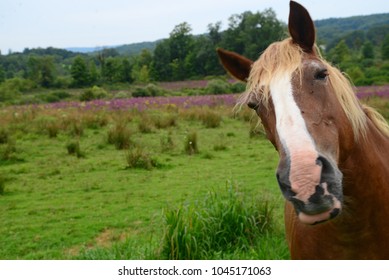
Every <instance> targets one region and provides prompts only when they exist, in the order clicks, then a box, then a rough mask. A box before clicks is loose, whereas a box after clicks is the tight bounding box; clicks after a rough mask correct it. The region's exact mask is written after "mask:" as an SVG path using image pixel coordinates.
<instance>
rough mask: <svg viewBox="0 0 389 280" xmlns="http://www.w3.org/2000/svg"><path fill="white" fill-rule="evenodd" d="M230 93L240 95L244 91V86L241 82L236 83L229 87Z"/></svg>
mask: <svg viewBox="0 0 389 280" xmlns="http://www.w3.org/2000/svg"><path fill="white" fill-rule="evenodd" d="M230 89H231V93H241V92H244V91H245V90H246V84H244V83H242V82H236V83H233V84H231V85H230Z"/></svg>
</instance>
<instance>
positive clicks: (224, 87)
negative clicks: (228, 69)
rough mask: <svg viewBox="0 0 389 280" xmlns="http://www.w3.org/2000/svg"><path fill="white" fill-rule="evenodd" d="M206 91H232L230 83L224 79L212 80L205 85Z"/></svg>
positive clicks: (209, 92) (212, 92) (220, 92)
mask: <svg viewBox="0 0 389 280" xmlns="http://www.w3.org/2000/svg"><path fill="white" fill-rule="evenodd" d="M205 93H207V94H225V93H231V89H230V84H229V83H228V82H225V81H223V80H220V79H217V80H211V81H209V82H208V84H207V86H206V87H205Z"/></svg>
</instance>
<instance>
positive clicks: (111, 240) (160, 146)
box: [0, 107, 288, 259]
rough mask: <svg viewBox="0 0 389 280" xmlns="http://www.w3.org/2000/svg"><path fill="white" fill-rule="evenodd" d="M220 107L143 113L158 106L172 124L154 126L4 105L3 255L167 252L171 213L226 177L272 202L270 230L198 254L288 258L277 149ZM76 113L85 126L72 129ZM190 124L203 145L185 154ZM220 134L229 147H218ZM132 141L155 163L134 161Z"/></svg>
mask: <svg viewBox="0 0 389 280" xmlns="http://www.w3.org/2000/svg"><path fill="white" fill-rule="evenodd" d="M188 110H189V109H188ZM215 110H217V113H218V114H219V115H220V116H221V121H220V124H219V125H218V126H216V127H207V126H206V125H204V123H203V122H202V120H201V118H200V117H193V118H192V117H188V111H185V110H182V111H179V112H176V113H174V115H172V113H171V112H168V111H165V110H163V109H161V110H160V111H158V110H157V111H153V112H143V113H142V114H145V113H146V114H150V116H149V118H150V119H152V120H154V117H155V115H156V114H157V113H160V114H161V115H163V116H167V117H166V120H167V121H166V122H165V123H166V125H161V126H160V128H156V129H153V130H152V131H151V132H150V133H142V132H141V131H139V129H138V125H139V120H140V119H141V115H140V114H139V113H138V112H132V111H112V112H109V113H107V112H106V111H104V110H101V111H87V110H82V109H80V110H77V109H61V110H54V109H52V110H48V109H46V110H44V109H39V108H29V109H26V108H19V109H18V108H14V109H12V110H10V109H8V108H5V109H2V110H0V127H2V129H4V130H3V131H5V132H4V133H3V134H4V135H7V136H4V137H3V139H4V142H7V143H5V144H0V148H1V149H6V147H7V145H8V142H9V140H8V139H13V140H12V141H13V143H16V145H15V147H16V148H15V149H12V153H11V155H12V156H11V158H10V159H0V165H1V168H2V174H7V176H6V180H3V181H2V183H1V184H2V189H3V194H2V195H0V213H1V215H0V237H1V238H0V258H1V259H127V258H128V259H161V258H162V259H164V258H169V256H168V255H166V254H162V251H163V250H162V248H163V245H162V244H163V242H164V241H163V240H164V234H165V232H166V227H167V225H166V224H165V221H166V215H165V214H166V213H168V212H169V211H178V209H181V210H180V211H183V213H184V212H185V211H186V210H185V209H186V207H187V205H191V206H190V207H189V206H188V207H189V208H190V209H191V210H190V211H200V212H204V210H201V209H205V208H207V207H208V208H209V207H210V205H212V203H213V201H214V200H213V199H214V198H212V196H213V197H215V196H219V193H220V195H221V196H222V195H224V193H226V190H225V184H226V182H227V181H233V182H237V184H238V185H239V186H240V188H239V192H240V193H241V194H244V197H249V198H250V197H258V196H260V195H262V194H266V197H267V198H268V200H269V201H271V202H272V205H273V204H274V206H272V207H274V209H273V212H272V213H273V214H272V215H273V216H274V218H273V223H274V231H272V233H271V234H270V232H264V233H263V234H262V237H263V238H261V239H258V240H251V239H250V242H248V243H247V244H248V245H247V246H246V245H245V246H246V247H245V248H244V249H242V248H241V247H242V246H240V247H239V246H238V247H236V248H232V247H229V243H231V241H228V242H226V243H225V244H227V245H226V249H225V250H224V248H222V247H220V248H219V249H217V250H214V251H213V253H212V254H209V255H196V256H197V257H200V258H214V259H219V258H222V259H231V258H232V259H233V258H242V259H254V258H275V259H278V258H287V257H288V256H287V255H286V254H285V250H286V245H285V241H284V237H283V232H282V225H283V219H282V209H283V203H282V198H281V194H280V193H279V190H278V187H277V184H276V180H275V176H274V170H275V167H276V164H277V155H276V152H275V150H274V148H273V147H272V146H271V145H270V144H269V143H268V141H267V140H265V139H264V138H263V137H262V138H261V137H255V138H250V137H249V133H248V131H249V129H250V124H249V123H248V122H246V121H242V120H241V119H240V118H235V117H233V114H231V111H232V108H230V107H221V108H215ZM199 112H201V110H199ZM191 114H196V112H195V110H193V112H192V113H191ZM75 116H77V117H75ZM169 116H174V118H170V117H169ZM173 119H174V121H173ZM73 120H74V121H77V124H80V125H81V127H83V132H82V133H75V132H74V133H73V132H71V131H72V130H73V125H72V122H73ZM93 120H95V121H93ZM45 122H50V123H52V124H53V125H54V126H55V127H57V128H58V129H57V132H56V136H55V137H49V134H48V132H47V131H41V130H40V128H42V125H43V124H42V123H45ZM88 123H89V124H91V125H87V124H88ZM188 131H195V132H196V135H197V139H196V143H198V153H195V154H192V155H191V156H188V155H187V154H186V153H184V152H183V151H185V145H186V144H185V143H186V139H187V136H188ZM115 133H116V136H115ZM111 134H112V139H115V138H116V139H118V140H115V141H114V140H112V142H111V143H112V144H113V145H109V144H108V143H107V138H108V137H109V135H111ZM221 135H224V137H223V143H222V144H223V148H217V149H215V148H214V147H215V146H216V145H218V143H220V139H221V137H222V136H221ZM74 139H77V140H74ZM123 139H127V140H123ZM128 139H129V141H128ZM70 143H76V144H75V146H77V145H79V147H82V154H84V155H85V157H84V156H82V157H78V156H69V155H68V153H71V154H73V151H74V149H73V148H75V150H77V147H74V145H73V147H67V145H68V144H70ZM117 143H118V144H117ZM122 143H123V144H122ZM71 146H72V145H71ZM134 147H140V149H141V150H142V151H143V152H144V153H145V154H147V155H152V159H153V161H155V163H156V164H157V168H151V169H149V168H146V169H144V168H128V161H127V160H128V159H127V153H128V149H133V148H134ZM117 148H118V149H117ZM68 149H70V151H69V150H68ZM215 150H216V151H215ZM75 155H77V152H75ZM146 166H147V165H146ZM212 191H214V192H213V193H212ZM210 194H212V195H210ZM241 194H239V196H240V195H241ZM204 198H206V201H207V203H208V204H206V205H204V204H203V203H202V201H204ZM240 199H241V198H240V197H239V199H238V202H239V201H240ZM242 199H243V198H242ZM223 200H224V198H222V199H221V201H223ZM273 202H275V203H273ZM215 203H216V202H215ZM247 203H248V204H247V205H248V206H249V205H252V203H254V202H253V201H251V200H249V202H247ZM216 204H217V203H216ZM242 205H243V206H245V205H246V204H245V203H243V204H242ZM248 206H247V207H248ZM215 207H216V206H215ZM245 207H246V206H245ZM186 215H187V214H186ZM202 219H204V218H202ZM264 238H265V239H264ZM264 240H266V241H264ZM243 244H246V243H245V242H243ZM223 246H224V245H223ZM261 252H262V255H260V253H261Z"/></svg>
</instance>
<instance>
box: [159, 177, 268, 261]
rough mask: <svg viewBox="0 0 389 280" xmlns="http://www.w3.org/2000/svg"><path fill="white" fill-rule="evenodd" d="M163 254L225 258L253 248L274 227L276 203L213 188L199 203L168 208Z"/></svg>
mask: <svg viewBox="0 0 389 280" xmlns="http://www.w3.org/2000/svg"><path fill="white" fill-rule="evenodd" d="M164 216H165V225H164V228H165V231H164V237H163V243H162V248H161V255H162V256H161V257H162V258H166V259H172V260H200V259H213V258H215V257H216V256H217V257H218V258H220V257H221V258H223V255H224V254H229V253H231V252H235V251H245V250H249V249H250V247H251V246H252V245H253V244H255V243H257V242H260V241H261V239H263V238H264V237H265V236H266V234H267V233H270V232H272V231H273V219H274V217H273V207H272V206H271V204H270V203H269V202H268V201H266V200H264V199H263V198H262V199H258V198H257V199H256V200H253V199H252V200H250V199H248V198H247V197H244V196H243V195H242V193H240V192H239V190H238V189H236V188H234V187H233V186H231V185H230V186H229V187H228V188H227V190H226V191H224V192H223V191H222V192H220V193H219V192H214V191H213V192H210V193H209V194H208V195H207V196H206V197H205V198H203V200H201V201H198V202H197V203H195V204H190V205H187V206H184V205H183V206H181V207H180V208H176V209H174V208H173V209H166V210H165V212H164Z"/></svg>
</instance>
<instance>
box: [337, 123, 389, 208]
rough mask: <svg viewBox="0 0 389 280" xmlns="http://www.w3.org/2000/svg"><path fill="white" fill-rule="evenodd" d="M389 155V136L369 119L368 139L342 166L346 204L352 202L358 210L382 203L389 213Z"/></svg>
mask: <svg viewBox="0 0 389 280" xmlns="http://www.w3.org/2000/svg"><path fill="white" fill-rule="evenodd" d="M388 156H389V137H388V136H387V135H385V134H384V133H383V132H382V131H380V130H379V129H378V128H377V127H376V126H375V124H374V123H373V122H372V121H370V120H368V127H367V136H366V138H365V139H363V140H362V139H361V140H360V142H359V143H357V144H356V145H355V147H354V149H353V150H352V151H351V153H350V155H349V157H348V159H347V160H346V161H345V162H344V163H342V164H340V166H339V167H340V170H341V171H342V173H343V176H344V184H343V192H344V195H345V202H346V203H347V202H348V200H349V202H350V204H351V205H352V206H354V207H355V209H354V210H355V211H357V210H358V209H359V210H360V211H364V208H365V207H370V206H371V207H374V208H379V207H381V204H382V205H384V208H385V209H387V210H388V212H386V213H389V207H388V206H387V205H388V203H387V202H388V201H389V180H388V176H389V161H388ZM354 207H353V208H354ZM381 209H382V208H381Z"/></svg>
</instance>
